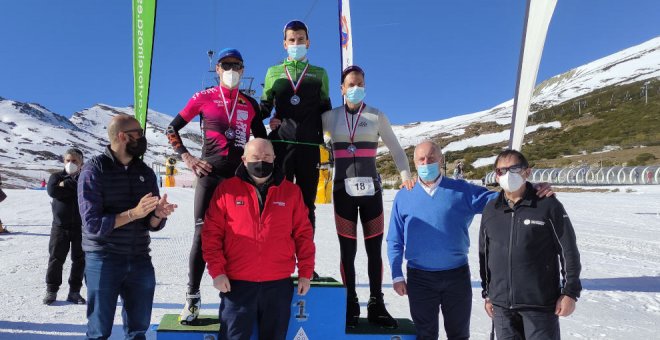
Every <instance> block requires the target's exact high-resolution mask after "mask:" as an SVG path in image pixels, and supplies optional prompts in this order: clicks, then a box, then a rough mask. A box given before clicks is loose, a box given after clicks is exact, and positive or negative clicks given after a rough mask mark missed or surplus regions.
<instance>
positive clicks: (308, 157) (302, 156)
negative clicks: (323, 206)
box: [273, 142, 321, 228]
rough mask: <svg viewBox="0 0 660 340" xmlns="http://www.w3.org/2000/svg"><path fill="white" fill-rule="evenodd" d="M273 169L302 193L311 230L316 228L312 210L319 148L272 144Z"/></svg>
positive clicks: (317, 181)
mask: <svg viewBox="0 0 660 340" xmlns="http://www.w3.org/2000/svg"><path fill="white" fill-rule="evenodd" d="M273 149H274V151H275V167H276V168H278V170H279V171H282V172H283V173H284V175H285V176H286V179H288V180H289V181H291V182H294V183H296V184H297V185H298V187H300V191H302V196H303V201H304V202H305V206H307V210H308V213H309V221H310V222H311V223H312V228H315V227H316V217H315V215H314V210H315V209H316V205H315V204H314V202H315V201H316V190H317V186H318V183H319V169H318V165H319V161H320V157H321V156H320V154H319V147H318V146H311V145H297V144H289V143H284V142H274V143H273Z"/></svg>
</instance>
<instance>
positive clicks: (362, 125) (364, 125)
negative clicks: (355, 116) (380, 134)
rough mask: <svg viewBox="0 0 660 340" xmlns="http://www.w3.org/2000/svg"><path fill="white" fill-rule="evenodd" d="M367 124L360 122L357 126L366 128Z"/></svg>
mask: <svg viewBox="0 0 660 340" xmlns="http://www.w3.org/2000/svg"><path fill="white" fill-rule="evenodd" d="M367 125H368V124H367V122H365V121H361V122H360V124H358V126H359V127H367Z"/></svg>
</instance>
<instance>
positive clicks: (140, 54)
mask: <svg viewBox="0 0 660 340" xmlns="http://www.w3.org/2000/svg"><path fill="white" fill-rule="evenodd" d="M155 23H156V0H133V88H134V91H135V94H134V109H135V118H136V119H137V120H138V121H139V122H140V125H142V128H145V127H146V123H147V108H148V107H149V82H150V80H151V59H152V57H153V54H152V52H153V45H154V28H155Z"/></svg>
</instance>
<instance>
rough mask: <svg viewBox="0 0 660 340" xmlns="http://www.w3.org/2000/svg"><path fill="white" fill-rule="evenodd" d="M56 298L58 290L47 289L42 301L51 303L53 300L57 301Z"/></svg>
mask: <svg viewBox="0 0 660 340" xmlns="http://www.w3.org/2000/svg"><path fill="white" fill-rule="evenodd" d="M55 299H57V292H49V291H46V295H45V296H44V299H43V300H42V302H43V303H44V305H50V304H52V303H53V302H55Z"/></svg>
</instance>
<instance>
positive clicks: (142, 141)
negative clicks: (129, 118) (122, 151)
mask: <svg viewBox="0 0 660 340" xmlns="http://www.w3.org/2000/svg"><path fill="white" fill-rule="evenodd" d="M126 152H127V153H128V154H129V155H131V156H133V157H135V158H140V157H142V155H144V153H145V152H147V137H144V136H142V137H140V138H138V139H133V138H131V142H130V143H128V144H126Z"/></svg>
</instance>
